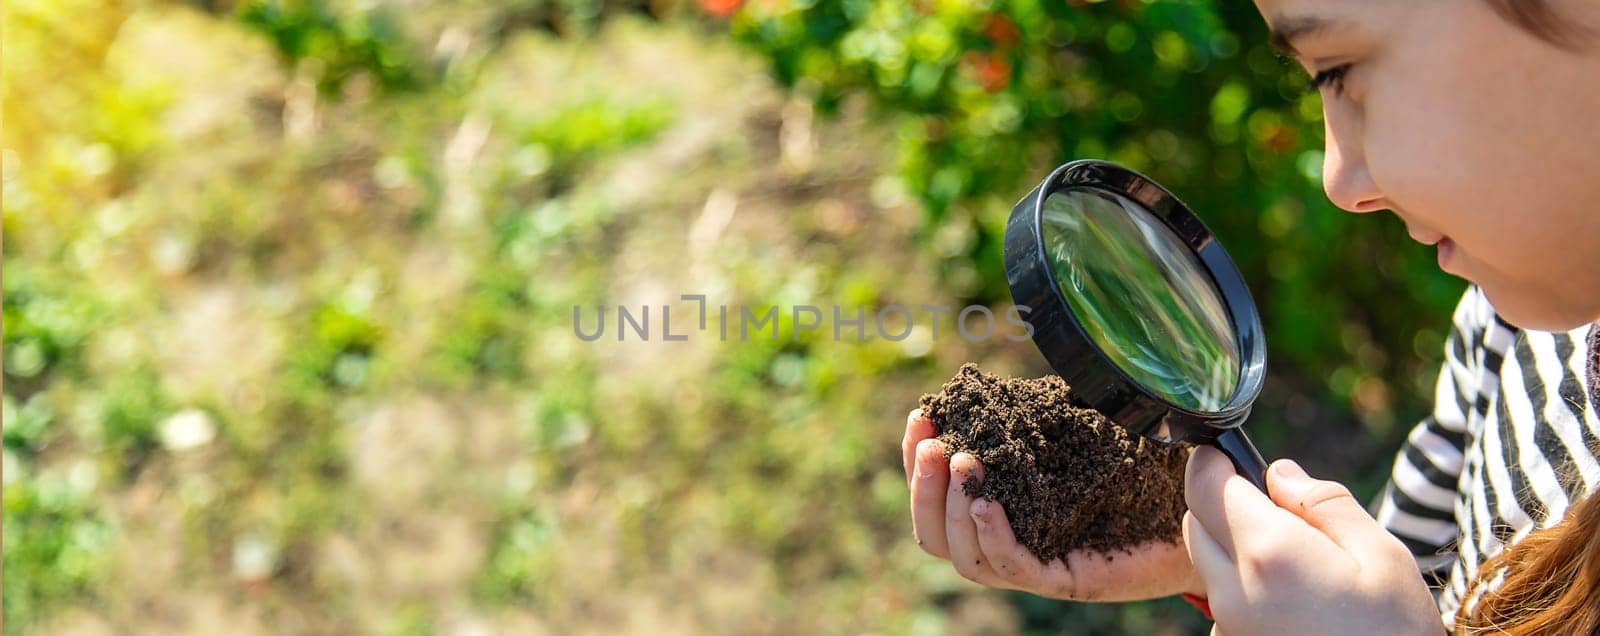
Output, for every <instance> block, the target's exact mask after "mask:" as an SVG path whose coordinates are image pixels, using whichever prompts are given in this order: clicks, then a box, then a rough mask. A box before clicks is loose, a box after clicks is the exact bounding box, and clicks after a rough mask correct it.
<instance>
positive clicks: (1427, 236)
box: [1406, 228, 1448, 245]
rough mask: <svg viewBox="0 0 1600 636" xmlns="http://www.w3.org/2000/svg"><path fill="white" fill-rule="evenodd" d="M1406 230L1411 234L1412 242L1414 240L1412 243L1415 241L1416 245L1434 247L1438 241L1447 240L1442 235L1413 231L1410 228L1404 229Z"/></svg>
mask: <svg viewBox="0 0 1600 636" xmlns="http://www.w3.org/2000/svg"><path fill="white" fill-rule="evenodd" d="M1406 229H1407V230H1408V232H1409V233H1410V234H1411V239H1412V240H1414V241H1416V242H1418V243H1421V244H1423V245H1436V244H1438V243H1439V242H1440V241H1444V240H1448V237H1446V236H1445V235H1443V234H1439V233H1436V232H1426V231H1421V230H1415V229H1411V228H1406Z"/></svg>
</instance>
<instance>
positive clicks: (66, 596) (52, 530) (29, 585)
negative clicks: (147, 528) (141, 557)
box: [5, 413, 115, 630]
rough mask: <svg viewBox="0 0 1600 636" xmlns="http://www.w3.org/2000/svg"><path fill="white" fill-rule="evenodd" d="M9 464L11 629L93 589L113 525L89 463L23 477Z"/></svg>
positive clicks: (7, 566) (7, 516)
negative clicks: (98, 502) (95, 492)
mask: <svg viewBox="0 0 1600 636" xmlns="http://www.w3.org/2000/svg"><path fill="white" fill-rule="evenodd" d="M8 415H9V413H8ZM10 422H11V420H10V419H9V418H8V419H7V425H8V426H9V424H10ZM7 434H8V435H9V434H10V432H9V431H8V432H7ZM7 464H8V465H7V466H6V480H7V481H6V484H5V528H6V531H5V619H6V629H7V630H13V629H17V628H18V627H20V626H26V625H29V624H31V623H33V622H35V621H37V620H38V619H40V618H41V617H42V616H44V615H45V612H46V611H48V609H49V608H50V607H51V606H52V605H55V604H57V603H61V602H64V601H69V600H72V599H75V598H79V597H82V596H84V595H88V594H91V593H92V592H93V590H94V586H95V585H96V584H97V583H99V582H100V579H101V576H102V572H103V568H104V564H105V561H106V559H107V553H106V549H107V547H108V546H109V545H110V544H111V542H112V540H113V538H114V537H115V528H114V526H113V525H112V523H111V521H110V519H109V518H108V515H107V514H106V513H105V512H103V511H101V510H99V509H98V508H97V507H96V506H95V505H94V503H93V500H92V498H91V494H92V492H91V491H92V488H93V483H92V480H93V478H92V475H93V471H92V469H89V468H88V467H87V466H85V465H82V464H80V465H79V467H77V468H75V469H74V470H73V471H72V473H71V474H69V475H67V476H61V475H46V476H32V475H30V476H27V477H22V476H18V475H15V474H14V473H16V472H17V467H15V466H12V465H10V462H7Z"/></svg>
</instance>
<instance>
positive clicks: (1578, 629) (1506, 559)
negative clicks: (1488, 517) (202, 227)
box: [1455, 0, 1600, 636]
mask: <svg viewBox="0 0 1600 636" xmlns="http://www.w3.org/2000/svg"><path fill="white" fill-rule="evenodd" d="M1487 1H1488V2H1489V4H1490V5H1492V6H1493V7H1494V9H1495V11H1496V12H1497V13H1499V14H1500V15H1501V16H1502V17H1504V18H1506V19H1507V20H1510V21H1511V22H1514V23H1516V24H1517V25H1518V26H1520V27H1522V28H1523V29H1524V30H1526V31H1528V32H1529V33H1532V34H1534V35H1536V36H1538V37H1539V38H1541V39H1543V40H1545V41H1547V42H1549V43H1551V44H1553V45H1555V46H1559V47H1561V48H1564V49H1568V50H1578V49H1582V48H1585V45H1586V44H1588V43H1589V42H1588V39H1589V38H1588V36H1590V35H1592V34H1593V33H1592V32H1591V31H1590V30H1589V29H1588V27H1586V26H1584V25H1580V24H1576V23H1573V22H1570V21H1566V20H1563V16H1561V15H1559V12H1558V11H1556V9H1555V8H1554V7H1553V6H1552V5H1551V4H1550V1H1549V0H1487ZM1597 328H1600V327H1597ZM1587 364H1590V365H1593V364H1595V361H1594V360H1588V361H1587ZM1591 375H1592V374H1591ZM1596 406H1600V405H1596ZM1501 576H1503V577H1504V579H1503V580H1501V582H1500V585H1499V586H1498V587H1496V588H1495V589H1488V588H1489V587H1491V586H1490V582H1491V581H1493V580H1494V579H1495V578H1497V577H1501ZM1479 594H1481V596H1479V597H1478V598H1477V599H1476V601H1475V602H1470V603H1469V600H1471V599H1473V597H1474V596H1475V595H1479ZM1469 605H1470V606H1471V607H1470V610H1469V608H1468V606H1469ZM1455 623H1456V632H1455V633H1456V634H1457V635H1458V636H1464V635H1467V634H1480V633H1494V634H1509V635H1511V636H1526V635H1533V634H1595V633H1600V493H1597V494H1591V495H1588V496H1585V497H1584V498H1583V499H1582V500H1580V501H1578V502H1576V503H1574V504H1573V505H1572V506H1571V507H1570V508H1569V509H1568V510H1567V514H1566V516H1565V517H1564V518H1563V519H1562V520H1561V522H1560V523H1558V524H1556V525H1554V526H1552V527H1549V528H1545V529H1542V530H1535V531H1533V532H1531V533H1529V534H1528V536H1527V537H1526V538H1524V539H1523V540H1521V541H1519V542H1517V543H1515V544H1513V545H1511V546H1509V547H1507V548H1506V549H1505V550H1504V551H1502V552H1501V553H1499V554H1497V555H1495V556H1494V557H1492V558H1490V559H1488V560H1487V561H1485V562H1484V563H1483V565H1481V566H1480V567H1479V568H1478V576H1477V578H1476V580H1474V581H1472V583H1471V584H1470V585H1468V587H1467V591H1466V593H1465V594H1463V595H1462V603H1461V606H1460V607H1459V608H1458V609H1457V610H1456V620H1455Z"/></svg>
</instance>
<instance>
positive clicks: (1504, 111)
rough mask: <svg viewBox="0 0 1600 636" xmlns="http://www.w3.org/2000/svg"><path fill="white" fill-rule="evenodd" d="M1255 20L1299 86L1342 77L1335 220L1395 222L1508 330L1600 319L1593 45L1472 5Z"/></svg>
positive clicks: (1379, 5) (1424, 0) (1343, 4)
mask: <svg viewBox="0 0 1600 636" xmlns="http://www.w3.org/2000/svg"><path fill="white" fill-rule="evenodd" d="M1552 4H1553V5H1554V7H1555V9H1556V10H1557V11H1559V12H1561V14H1562V18H1563V19H1564V20H1577V21H1580V22H1582V23H1584V24H1589V25H1594V26H1595V27H1597V28H1600V3H1594V2H1578V1H1563V0H1556V1H1554V2H1553V3H1552ZM1256 5H1257V7H1258V8H1260V10H1261V14H1262V16H1264V17H1265V18H1266V20H1267V23H1268V25H1270V26H1271V28H1272V30H1273V31H1274V32H1275V33H1277V34H1280V35H1282V36H1284V37H1285V38H1286V39H1285V40H1284V42H1285V43H1286V44H1287V45H1289V46H1290V47H1292V51H1293V55H1294V58H1295V60H1296V61H1297V62H1299V63H1300V64H1301V65H1302V66H1304V67H1305V68H1306V70H1307V71H1308V72H1311V73H1313V74H1315V73H1318V72H1323V71H1327V70H1329V69H1337V68H1339V67H1341V65H1344V64H1349V65H1350V66H1349V67H1348V72H1346V73H1344V74H1343V77H1342V87H1341V82H1338V81H1335V82H1333V83H1331V84H1328V85H1324V87H1323V88H1322V89H1321V90H1322V98H1323V113H1324V115H1325V118H1326V122H1327V124H1326V128H1327V158H1326V161H1325V163H1324V166H1323V186H1324V187H1325V188H1326V189H1327V192H1328V197H1329V198H1330V199H1332V200H1333V202H1334V203H1335V204H1336V205H1338V206H1339V207H1341V208H1344V209H1346V210H1349V211H1351V212H1372V211H1376V210H1383V209H1388V210H1392V211H1393V212H1394V213H1395V214H1397V215H1399V216H1400V218H1401V219H1403V220H1404V221H1405V223H1406V226H1407V228H1408V230H1409V232H1410V234H1411V236H1412V237H1413V238H1415V239H1417V240H1418V241H1421V242H1423V243H1433V242H1435V241H1438V242H1439V262H1440V263H1439V264H1440V267H1442V268H1443V269H1444V270H1445V271H1447V272H1450V273H1452V274H1455V275H1457V276H1460V277H1462V278H1465V279H1467V280H1470V281H1472V282H1474V283H1477V284H1478V285H1480V286H1482V287H1483V289H1484V292H1485V293H1486V294H1487V295H1488V296H1489V299H1490V301H1492V302H1493V303H1494V305H1495V308H1496V309H1498V310H1499V312H1500V314H1501V315H1502V316H1503V317H1504V318H1505V319H1506V320H1509V321H1511V322H1512V323H1514V324H1516V325H1518V326H1521V327H1526V328H1531V329H1545V330H1565V329H1570V328H1573V327H1577V326H1580V325H1582V324H1584V323H1587V322H1590V321H1593V320H1595V319H1597V318H1600V30H1595V31H1594V33H1595V34H1596V35H1593V36H1589V37H1591V38H1592V41H1586V42H1583V44H1584V45H1585V46H1586V48H1584V49H1583V50H1581V51H1578V52H1574V51H1567V50H1564V49H1560V48H1557V47H1555V46H1553V45H1551V44H1548V43H1546V42H1545V41H1543V40H1540V39H1537V38H1536V37H1535V36H1533V35H1531V34H1529V33H1527V32H1526V31H1523V30H1522V29H1520V28H1518V27H1517V26H1516V25H1515V24H1513V23H1512V22H1510V21H1508V20H1506V19H1504V18H1502V17H1501V16H1500V15H1499V14H1498V13H1496V12H1495V11H1494V9H1493V8H1492V7H1491V6H1490V5H1489V3H1488V2H1486V1H1484V0H1256ZM1337 75H1338V73H1337V72H1336V73H1335V76H1337Z"/></svg>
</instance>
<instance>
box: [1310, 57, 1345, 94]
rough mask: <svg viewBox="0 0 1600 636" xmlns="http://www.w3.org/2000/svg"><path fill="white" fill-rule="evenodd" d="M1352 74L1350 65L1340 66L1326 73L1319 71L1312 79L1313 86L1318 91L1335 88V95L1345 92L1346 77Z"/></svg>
mask: <svg viewBox="0 0 1600 636" xmlns="http://www.w3.org/2000/svg"><path fill="white" fill-rule="evenodd" d="M1349 72H1350V65H1349V64H1340V65H1338V66H1335V67H1333V68H1330V69H1327V70H1325V71H1317V74H1316V75H1315V76H1313V77H1312V78H1311V86H1312V87H1314V88H1315V89H1316V90H1322V89H1324V88H1327V87H1329V86H1332V87H1333V93H1334V94H1335V95H1337V94H1339V93H1341V92H1344V76H1345V75H1346V74H1348V73H1349Z"/></svg>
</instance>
